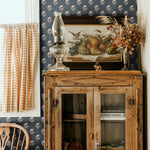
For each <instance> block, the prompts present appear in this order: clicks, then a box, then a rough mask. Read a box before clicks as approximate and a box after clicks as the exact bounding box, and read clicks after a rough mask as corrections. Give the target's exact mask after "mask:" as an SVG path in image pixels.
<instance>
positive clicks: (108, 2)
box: [0, 0, 137, 150]
mask: <svg viewBox="0 0 150 150" xmlns="http://www.w3.org/2000/svg"><path fill="white" fill-rule="evenodd" d="M55 11H60V12H62V14H63V15H75V16H81V15H85V16H88V15H89V16H92V15H128V16H129V17H130V21H131V22H136V21H137V4H136V1H135V0H40V59H41V64H40V68H41V117H34V118H33V117H23V118H22V117H19V118H0V122H15V123H17V124H20V125H22V126H24V127H25V128H26V129H27V131H28V132H29V134H30V138H31V142H30V150H44V80H43V76H42V73H44V72H46V70H48V68H49V67H51V66H52V65H53V59H52V56H51V55H50V53H49V48H50V47H51V46H52V45H53V37H52V29H51V27H52V22H53V14H54V12H55ZM131 58H132V59H131V68H132V69H136V68H137V63H136V62H137V59H136V53H134V55H132V56H131Z"/></svg>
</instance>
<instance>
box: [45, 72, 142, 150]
mask: <svg viewBox="0 0 150 150" xmlns="http://www.w3.org/2000/svg"><path fill="white" fill-rule="evenodd" d="M44 76H45V150H143V118H142V114H143V113H142V111H143V110H142V109H143V75H142V73H141V72H140V71H124V72H123V71H98V72H97V71H69V72H50V71H47V72H46V73H45V74H44Z"/></svg>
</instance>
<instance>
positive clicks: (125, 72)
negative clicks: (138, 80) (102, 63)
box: [43, 70, 142, 76]
mask: <svg viewBox="0 0 150 150" xmlns="http://www.w3.org/2000/svg"><path fill="white" fill-rule="evenodd" d="M57 74H66V75H69V74H70V75H71V74H90V75H91V74H118V75H119V74H121V75H132V74H134V75H136V74H137V75H142V73H141V71H138V70H130V71H120V70H119V71H118V70H115V71H112V70H103V71H92V70H91V71H78V70H76V71H49V70H48V71H47V72H46V73H43V75H45V76H47V75H57Z"/></svg>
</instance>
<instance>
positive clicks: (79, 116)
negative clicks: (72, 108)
mask: <svg viewBox="0 0 150 150" xmlns="http://www.w3.org/2000/svg"><path fill="white" fill-rule="evenodd" d="M63 117H64V120H73V119H78V120H85V119H86V115H83V114H67V115H65V114H64V115H63Z"/></svg>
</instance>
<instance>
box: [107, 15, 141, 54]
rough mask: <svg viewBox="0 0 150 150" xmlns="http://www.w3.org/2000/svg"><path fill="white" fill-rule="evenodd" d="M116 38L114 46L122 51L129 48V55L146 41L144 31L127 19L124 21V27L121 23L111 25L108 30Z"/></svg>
mask: <svg viewBox="0 0 150 150" xmlns="http://www.w3.org/2000/svg"><path fill="white" fill-rule="evenodd" d="M107 29H108V30H109V31H111V32H112V34H113V35H115V36H114V38H113V44H115V45H116V46H117V47H120V48H122V49H125V48H128V52H129V54H132V51H133V50H134V46H139V45H140V44H141V43H142V40H143V39H144V31H143V29H142V28H141V27H140V26H138V25H137V24H135V23H133V24H130V23H129V22H128V21H127V17H125V19H124V25H123V26H121V25H120V24H119V23H117V21H116V23H115V24H114V25H111V26H109V27H108V28H107Z"/></svg>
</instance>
